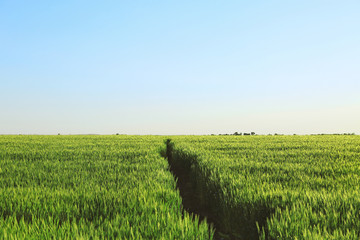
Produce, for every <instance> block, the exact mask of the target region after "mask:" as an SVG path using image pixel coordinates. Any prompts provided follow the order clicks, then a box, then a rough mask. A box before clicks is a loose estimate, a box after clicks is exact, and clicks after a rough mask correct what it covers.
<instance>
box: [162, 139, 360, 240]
mask: <svg viewBox="0 0 360 240" xmlns="http://www.w3.org/2000/svg"><path fill="white" fill-rule="evenodd" d="M171 139H172V140H171V142H169V143H168V150H167V153H168V154H167V155H168V158H169V161H170V164H171V165H172V166H173V168H175V169H178V168H182V170H183V171H184V170H185V171H188V172H189V174H190V177H189V181H191V183H192V188H193V189H194V197H196V200H197V202H198V204H199V208H202V209H207V213H208V215H209V216H211V218H212V219H214V220H215V226H217V228H218V230H219V231H221V232H222V233H223V237H224V238H226V237H228V238H238V239H259V238H260V239H360V217H359V216H360V191H359V189H360V188H359V186H360V137H358V136H251V137H248V136H246V137H243V136H221V137H219V136H211V137H210V136H207V137H204V136H199V137H196V136H178V137H172V138H171Z"/></svg>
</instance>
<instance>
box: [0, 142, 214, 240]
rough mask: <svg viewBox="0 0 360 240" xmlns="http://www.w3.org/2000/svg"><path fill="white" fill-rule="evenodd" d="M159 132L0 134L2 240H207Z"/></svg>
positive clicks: (205, 229)
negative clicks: (186, 204)
mask: <svg viewBox="0 0 360 240" xmlns="http://www.w3.org/2000/svg"><path fill="white" fill-rule="evenodd" d="M163 147H164V144H163V138H162V137H151V136H144V137H140V136H0V239H114V238H117V239H211V238H212V235H213V231H212V230H209V226H208V225H207V223H206V222H201V223H199V219H198V218H197V217H195V218H194V217H192V216H190V215H189V214H187V213H186V212H183V211H182V205H181V198H180V195H179V192H178V191H177V190H176V182H175V180H174V178H173V176H172V175H171V173H170V172H169V171H168V163H167V162H166V160H165V159H164V158H162V157H161V156H160V154H159V151H160V150H161V148H163Z"/></svg>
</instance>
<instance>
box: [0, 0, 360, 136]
mask: <svg viewBox="0 0 360 240" xmlns="http://www.w3.org/2000/svg"><path fill="white" fill-rule="evenodd" d="M359 12H360V2H359V1H67V0H64V1H8V0H3V1H0V89H1V95H0V110H1V111H0V134H20V133H22V134H57V133H62V134H77V133H79V134H85V133H98V134H114V133H125V134H211V133H233V132H235V131H238V132H250V131H255V132H257V133H261V134H267V133H285V134H292V133H297V134H309V133H334V132H339V133H343V132H355V133H357V134H360V124H359V123H360V94H359V93H360V14H359Z"/></svg>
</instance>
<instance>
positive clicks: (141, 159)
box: [0, 135, 360, 239]
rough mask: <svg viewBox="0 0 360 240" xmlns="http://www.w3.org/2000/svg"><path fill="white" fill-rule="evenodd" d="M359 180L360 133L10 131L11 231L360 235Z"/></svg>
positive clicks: (0, 207) (30, 234)
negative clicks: (88, 133) (19, 133)
mask: <svg viewBox="0 0 360 240" xmlns="http://www.w3.org/2000/svg"><path fill="white" fill-rule="evenodd" d="M359 186H360V137H359V136H342V135H325V136H122V135H120V136H116V135H114V136H86V135H84V136H0V239H359V238H360V189H359ZM184 210H186V211H184ZM193 213H196V214H199V215H200V216H198V215H193ZM203 219H205V220H203ZM210 222H211V223H210Z"/></svg>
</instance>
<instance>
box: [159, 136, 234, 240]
mask: <svg viewBox="0 0 360 240" xmlns="http://www.w3.org/2000/svg"><path fill="white" fill-rule="evenodd" d="M169 143H170V141H169V140H168V141H167V145H168V144H169ZM163 157H164V158H165V159H166V160H167V161H168V162H169V167H170V171H171V173H172V174H173V175H174V178H175V179H176V186H177V188H178V189H179V192H180V196H181V199H182V204H183V207H184V210H185V211H186V212H188V213H190V214H192V215H193V216H195V215H197V216H198V217H199V220H200V222H201V221H203V220H204V219H206V221H207V223H208V224H209V225H210V226H211V227H212V228H213V229H215V234H214V239H215V240H239V238H235V237H233V236H229V235H227V234H224V233H222V232H221V231H219V230H218V229H219V224H218V222H217V220H218V219H215V218H214V217H213V215H212V213H211V212H209V211H208V209H207V206H205V205H201V204H199V203H201V202H202V201H200V199H199V198H200V196H199V194H198V192H197V190H196V186H195V184H194V181H193V179H192V177H193V176H191V171H189V169H187V168H185V167H184V166H182V165H180V164H176V166H174V164H172V153H171V150H170V149H169V148H168V146H167V148H166V155H165V156H163ZM209 201H211V199H209Z"/></svg>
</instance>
